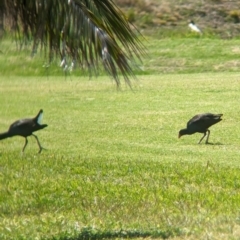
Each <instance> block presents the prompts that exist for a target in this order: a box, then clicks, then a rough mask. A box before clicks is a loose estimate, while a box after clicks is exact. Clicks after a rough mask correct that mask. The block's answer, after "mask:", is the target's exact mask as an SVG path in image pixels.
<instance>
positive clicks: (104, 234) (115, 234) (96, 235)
mask: <svg viewBox="0 0 240 240" xmlns="http://www.w3.org/2000/svg"><path fill="white" fill-rule="evenodd" d="M66 235H67V234H66ZM180 235H182V234H181V231H180V230H179V229H171V230H165V231H164V230H152V231H151V230H149V231H140V230H120V231H101V230H98V229H94V228H91V227H90V228H83V229H82V230H81V232H79V233H78V234H76V236H74V237H70V236H64V234H63V235H62V236H59V237H53V238H51V240H102V239H118V238H120V239H133V238H161V239H167V238H170V237H173V236H180Z"/></svg>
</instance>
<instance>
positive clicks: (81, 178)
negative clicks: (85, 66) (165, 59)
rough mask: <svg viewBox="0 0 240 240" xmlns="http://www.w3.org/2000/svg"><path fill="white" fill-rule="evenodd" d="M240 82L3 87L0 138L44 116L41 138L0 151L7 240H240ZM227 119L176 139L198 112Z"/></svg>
mask: <svg viewBox="0 0 240 240" xmlns="http://www.w3.org/2000/svg"><path fill="white" fill-rule="evenodd" d="M239 79H240V74H239V73H202V74H181V75H179V74H167V75H149V76H139V77H138V81H135V82H133V89H134V90H133V91H131V90H130V89H129V88H128V87H127V86H124V85H123V86H122V89H121V90H120V91H116V88H115V85H114V84H113V83H112V82H111V81H110V80H109V78H107V77H99V78H93V79H91V80H89V78H87V77H71V78H67V79H65V78H64V77H49V78H47V77H14V76H12V77H1V78H0V102H1V115H0V132H2V131H5V130H7V129H8V126H9V124H10V123H12V122H13V121H15V120H17V119H19V118H22V117H34V116H35V115H36V114H37V112H38V111H39V109H40V108H43V110H44V119H43V123H47V124H48V125H49V126H48V127H47V128H45V129H44V130H41V131H39V132H37V133H36V134H37V135H38V137H39V140H40V142H41V143H42V145H43V146H44V147H45V148H47V150H43V152H42V153H41V154H38V153H37V152H38V146H37V143H36V141H35V139H34V138H33V137H30V138H29V144H28V146H27V148H26V150H25V153H24V154H23V155H22V154H21V149H22V147H23V145H24V138H21V137H14V138H10V139H6V140H3V141H1V142H0V239H71V240H73V239H104V238H105V239H106V238H139V239H140V238H145V237H148V238H169V239H239V237H240V208H239V203H240V194H239V190H240V168H239V166H240V164H239V156H240V138H239V136H240V124H239V123H240V115H239V110H238V106H239V90H240V86H239ZM201 112H213V113H223V114H224V115H223V121H221V122H220V123H218V124H216V125H215V126H213V127H212V128H211V135H210V142H211V143H212V144H209V145H205V144H204V143H203V144H200V145H198V144H197V142H198V140H199V139H200V137H201V134H195V135H192V136H184V137H182V138H181V139H178V138H177V136H178V131H179V130H180V129H181V128H184V127H185V125H186V122H187V121H188V120H189V119H190V118H191V117H192V116H193V115H195V114H196V113H201Z"/></svg>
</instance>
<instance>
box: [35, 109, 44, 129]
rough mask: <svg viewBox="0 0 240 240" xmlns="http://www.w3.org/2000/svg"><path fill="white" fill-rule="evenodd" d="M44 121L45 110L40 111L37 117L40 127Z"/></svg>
mask: <svg viewBox="0 0 240 240" xmlns="http://www.w3.org/2000/svg"><path fill="white" fill-rule="evenodd" d="M42 119H43V110H42V109H40V111H39V113H38V114H37V116H36V117H35V120H36V122H37V123H38V124H39V125H40V124H41V122H42Z"/></svg>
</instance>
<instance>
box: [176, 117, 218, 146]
mask: <svg viewBox="0 0 240 240" xmlns="http://www.w3.org/2000/svg"><path fill="white" fill-rule="evenodd" d="M222 115H223V114H213V113H202V114H198V115H196V116H194V117H193V118H192V119H190V120H189V121H188V123H187V127H186V128H184V129H181V130H180V131H179V134H178V138H180V137H181V136H183V135H191V134H194V133H197V132H198V133H203V137H202V138H201V139H200V140H199V142H198V144H199V143H201V141H202V140H203V138H204V137H205V136H206V135H207V139H206V144H207V143H208V139H209V136H210V130H209V129H208V128H210V127H211V126H212V125H214V124H216V123H218V122H220V121H222V119H221V117H222ZM207 133H208V134H207Z"/></svg>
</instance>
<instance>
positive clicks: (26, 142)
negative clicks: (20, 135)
mask: <svg viewBox="0 0 240 240" xmlns="http://www.w3.org/2000/svg"><path fill="white" fill-rule="evenodd" d="M27 144H28V140H27V137H25V144H24V146H23V149H22V152H24V150H25V148H26V146H27Z"/></svg>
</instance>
